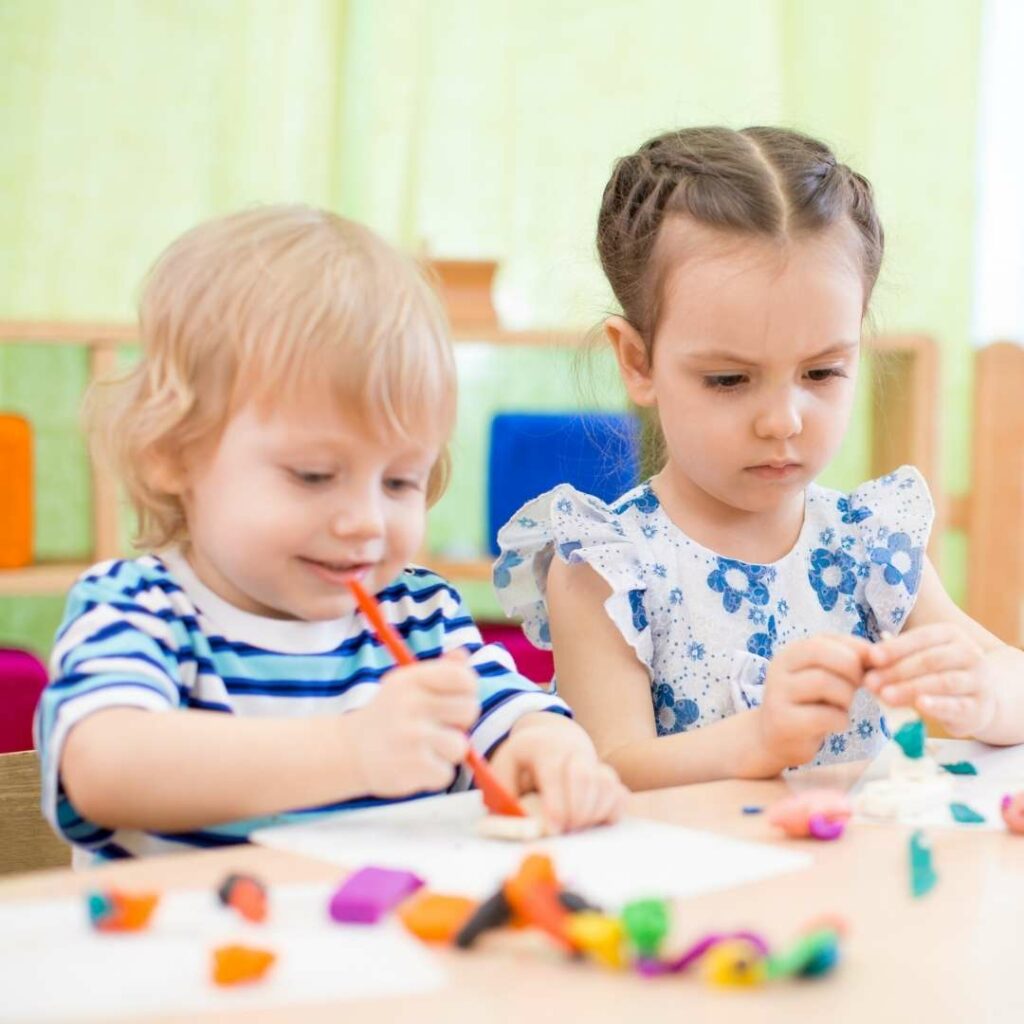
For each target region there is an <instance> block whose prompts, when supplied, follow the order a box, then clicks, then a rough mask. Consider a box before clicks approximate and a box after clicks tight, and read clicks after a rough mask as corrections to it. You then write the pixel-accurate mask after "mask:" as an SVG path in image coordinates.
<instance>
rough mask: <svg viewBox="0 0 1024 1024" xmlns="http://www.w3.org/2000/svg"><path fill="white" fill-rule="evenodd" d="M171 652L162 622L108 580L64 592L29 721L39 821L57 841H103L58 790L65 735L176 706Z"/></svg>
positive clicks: (178, 689) (105, 833) (92, 844)
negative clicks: (133, 710) (123, 714)
mask: <svg viewBox="0 0 1024 1024" xmlns="http://www.w3.org/2000/svg"><path fill="white" fill-rule="evenodd" d="M176 646H177V645H176V642H175V638H174V635H173V632H172V630H171V628H170V626H169V625H168V623H167V622H165V621H164V620H163V619H162V618H161V617H160V616H159V615H157V614H156V613H155V612H152V611H149V610H148V609H147V608H145V607H143V606H142V605H141V604H139V603H138V602H137V601H136V600H135V599H134V598H133V597H132V596H130V595H129V594H126V592H125V591H124V590H122V589H120V588H118V587H117V586H116V585H114V584H113V583H112V582H110V580H109V578H108V577H101V578H97V577H93V576H90V575H86V576H84V577H82V578H81V579H79V580H78V582H77V583H76V584H75V585H74V587H73V588H72V590H71V592H70V594H69V595H68V600H67V606H66V609H65V614H64V620H63V623H62V625H61V628H60V630H59V631H58V634H57V638H56V642H55V646H54V649H53V654H52V655H51V659H50V679H51V681H50V683H49V685H48V686H47V687H46V689H45V690H44V691H43V694H42V696H41V697H40V701H39V705H38V707H37V708H36V715H35V722H34V734H35V745H36V749H37V751H38V752H39V759H40V771H41V782H42V785H41V789H42V809H43V814H44V815H45V816H46V818H47V820H48V821H49V822H50V824H51V825H52V826H53V828H54V829H55V830H56V832H57V834H58V835H59V836H60V837H61V838H62V839H65V840H67V841H68V842H70V843H73V844H75V845H76V846H81V847H85V848H87V849H94V848H97V847H99V846H101V845H102V844H103V843H105V842H106V841H107V839H109V837H110V835H111V832H110V830H108V829H104V828H102V827H101V826H99V825H96V824H95V823H93V822H90V821H87V820H86V819H84V818H83V817H82V816H81V815H80V814H78V812H77V810H76V809H75V807H74V806H73V804H72V803H71V801H70V799H69V798H68V796H67V794H66V793H65V791H64V786H63V781H62V779H61V775H60V763H61V755H62V753H63V748H64V743H65V741H66V740H67V737H68V734H69V732H70V731H71V729H72V728H73V727H74V726H75V725H76V724H77V723H78V722H81V721H82V720H83V719H84V718H86V717H88V716H89V715H91V714H94V713H95V712H97V711H102V710H105V709H107V708H111V707H137V708H145V709H147V710H151V711H167V710H172V709H175V708H177V707H180V706H181V704H182V703H183V701H184V699H185V698H184V696H183V694H184V693H185V689H184V687H183V686H182V683H181V678H180V673H179V670H178V661H177V657H176V653H175V651H176Z"/></svg>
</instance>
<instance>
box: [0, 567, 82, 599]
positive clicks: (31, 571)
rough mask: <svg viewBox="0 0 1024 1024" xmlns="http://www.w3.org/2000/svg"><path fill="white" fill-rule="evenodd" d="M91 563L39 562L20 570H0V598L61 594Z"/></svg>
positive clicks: (68, 588)
mask: <svg viewBox="0 0 1024 1024" xmlns="http://www.w3.org/2000/svg"><path fill="white" fill-rule="evenodd" d="M93 564H94V563H93V562H39V563H37V564H36V565H26V566H25V567H24V568H22V569H0V597H39V596H41V595H46V594H63V593H65V592H66V591H68V590H70V589H71V584H72V583H74V582H75V580H76V579H78V577H79V576H80V575H81V574H82V573H83V572H85V570H86V569H88V568H89V566H90V565H93Z"/></svg>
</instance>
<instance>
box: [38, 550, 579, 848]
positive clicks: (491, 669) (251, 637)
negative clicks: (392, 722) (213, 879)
mask: <svg viewBox="0 0 1024 1024" xmlns="http://www.w3.org/2000/svg"><path fill="white" fill-rule="evenodd" d="M377 599H378V601H379V602H380V605H381V608H382V610H383V613H384V615H385V616H386V618H387V619H388V621H389V622H391V623H392V625H394V626H395V628H396V629H397V630H398V632H399V633H400V634H401V635H402V637H404V639H405V641H406V643H407V644H408V645H409V648H410V649H411V650H412V651H413V653H414V654H416V655H417V656H418V657H420V658H436V657H438V656H440V655H441V654H443V653H444V652H445V651H451V650H455V649H457V648H462V649H463V650H466V651H467V652H469V654H470V663H471V664H472V666H473V668H474V669H476V672H477V674H478V676H479V678H480V717H479V718H478V719H477V722H476V724H475V725H474V726H473V728H472V730H471V733H470V736H471V742H472V743H473V745H474V747H476V749H477V750H479V751H480V752H482V753H484V754H487V753H489V752H490V751H492V750H493V749H494V748H495V747H496V746H497V744H498V743H500V742H501V740H503V739H504V738H505V737H506V736H507V735H508V732H509V729H510V728H511V727H512V725H513V724H514V723H515V721H516V720H517V719H518V718H520V717H521V716H522V715H524V714H528V713H530V712H532V711H554V712H558V713H561V714H568V708H567V707H566V706H565V704H563V703H562V702H561V701H560V700H559V699H558V698H557V697H553V696H551V695H550V694H548V693H545V692H544V691H542V690H541V689H539V688H538V687H537V686H536V685H534V684H533V683H532V682H530V681H529V680H528V679H526V678H524V677H523V676H521V675H520V674H519V673H518V672H517V671H516V668H515V663H514V662H513V661H512V658H511V657H510V656H509V654H508V652H507V651H506V650H505V649H504V648H503V647H501V646H500V645H496V644H491V645H486V646H485V645H484V644H483V643H482V641H481V637H480V633H479V631H478V630H477V628H476V625H475V624H474V623H473V620H472V618H471V617H470V615H469V613H468V612H467V611H466V608H465V606H464V605H463V603H462V599H461V598H460V597H459V594H458V592H457V591H456V590H455V589H454V588H453V587H452V586H451V585H450V584H448V583H447V582H446V581H445V580H443V579H442V578H441V577H440V576H437V575H435V574H434V573H432V572H430V571H428V570H426V569H420V568H414V567H413V568H408V569H406V570H405V571H404V572H403V573H402V574H401V575H400V576H399V577H398V578H397V579H396V580H395V581H394V582H393V583H392V584H391V585H390V586H388V587H386V588H385V589H384V590H382V591H381V592H380V593H378V594H377ZM393 667H394V662H393V660H392V658H391V656H390V654H389V653H388V651H387V649H386V648H384V647H383V646H382V645H381V643H380V641H379V640H378V639H377V638H376V636H374V635H373V633H372V631H371V630H370V629H369V628H368V625H367V623H366V622H365V620H364V619H363V618H362V616H361V615H359V614H358V613H355V612H354V613H353V614H351V615H349V616H346V617H345V618H343V619H336V620H330V621H323V622H301V621H294V620H280V619H268V618H264V617H261V616H256V615H252V614H250V613H247V612H243V611H241V610H239V609H238V608H236V607H234V606H233V605H231V604H229V603H228V602H226V601H224V600H223V599H222V598H220V597H218V596H217V595H216V594H214V593H213V592H212V591H211V590H209V589H208V588H207V587H206V586H204V584H203V583H201V582H200V581H199V579H198V578H197V577H196V575H195V573H194V572H193V571H192V569H191V567H190V566H189V565H188V563H187V562H186V561H185V559H184V558H183V557H182V556H181V554H180V553H178V552H174V551H170V552H165V553H164V554H163V555H161V556H156V555H146V556H144V557H142V558H138V559H135V560H131V561H128V560H125V561H113V562H103V563H101V564H99V565H96V566H94V567H93V568H92V569H90V570H89V571H88V572H86V573H84V574H83V575H82V576H81V577H80V578H79V579H78V581H77V582H76V583H75V585H74V586H73V587H72V589H71V592H70V594H69V595H68V602H67V608H66V611H65V615H64V621H63V623H62V625H61V628H60V630H59V632H58V634H57V640H56V644H55V647H54V650H53V655H52V658H51V682H50V684H49V686H48V687H47V688H46V690H45V691H44V692H43V696H42V698H41V700H40V702H39V707H38V709H37V711H36V720H35V736H36V748H37V750H38V751H39V755H40V760H41V768H42V804H43V812H44V814H45V815H46V817H47V819H48V820H49V821H50V823H51V824H52V825H53V827H54V828H55V829H56V830H57V833H58V834H59V835H60V836H61V837H62V838H64V839H66V840H67V841H68V842H70V843H72V844H74V845H75V846H76V847H78V848H80V849H82V850H87V851H89V852H90V853H91V854H92V855H94V856H96V857H99V858H104V859H109V858H117V857H125V856H141V855H147V854H153V853H166V852H170V851H173V850H181V849H183V848H188V847H197V846H199V847H207V846H221V845H229V844H232V843H239V842H244V841H245V839H246V837H247V836H248V834H249V832H251V831H252V830H253V829H255V828H257V827H263V826H266V825H268V824H271V823H279V822H286V821H294V820H297V819H302V820H308V818H309V816H310V815H311V814H322V813H325V812H328V811H336V810H338V809H340V808H344V807H356V806H366V805H367V804H375V803H385V802H387V801H386V800H382V799H378V798H375V797H364V798H361V799H357V800H350V801H345V802H342V803H337V804H330V805H327V806H325V807H315V808H309V809H305V810H295V811H291V812H288V813H285V814H280V815H275V816H273V817H270V818H260V819H258V820H252V819H250V820H246V821H239V822H232V823H229V824H225V825H219V826H217V827H214V828H206V829H203V830H201V831H196V832H188V833H173V834H171V833H156V832H142V831H138V830H134V829H118V830H111V829H108V828H103V827H101V826H99V825H96V824H95V823H93V822H90V821H87V820H85V819H83V818H82V816H81V815H79V814H78V812H77V811H76V810H75V808H74V806H73V805H72V803H71V801H70V800H69V799H68V796H67V794H66V793H65V791H64V787H63V785H62V783H61V778H60V761H61V751H62V748H63V746H64V741H65V739H66V737H67V735H68V732H69V730H70V729H71V728H72V726H74V725H75V723H76V722H79V721H81V720H82V719H83V718H85V717H86V716H87V715H90V714H92V713H93V712H95V711H99V710H102V709H105V708H110V707H115V706H129V707H138V708H146V709H149V710H152V711H172V710H180V709H189V708H198V709H202V710H205V711H213V712H221V713H224V714H236V715H251V716H266V717H269V716H303V715H321V714H338V713H342V712H346V711H352V710H354V709H355V708H359V707H363V706H364V705H365V704H367V703H368V702H369V701H371V700H372V699H373V697H374V695H375V694H376V692H377V687H378V685H379V683H380V681H381V677H382V676H383V675H384V674H385V673H386V672H387V671H388V670H389V669H391V668H393ZM470 783H471V778H470V776H469V775H468V774H467V773H466V770H465V769H460V771H459V772H458V773H457V774H456V776H455V778H454V780H453V782H452V785H451V787H450V788H451V789H453V790H455V789H464V788H466V787H467V786H468V785H470Z"/></svg>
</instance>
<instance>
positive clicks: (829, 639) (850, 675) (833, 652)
mask: <svg viewBox="0 0 1024 1024" xmlns="http://www.w3.org/2000/svg"><path fill="white" fill-rule="evenodd" d="M847 639H849V640H856V639H857V638H856V637H848V638H845V637H834V636H819V637H813V638H812V639H810V640H806V641H804V642H802V643H801V644H800V646H799V649H797V650H794V651H793V652H792V653H791V654H790V657H789V658H788V659H787V661H788V667H789V669H790V671H792V672H799V671H802V670H804V669H814V668H817V669H825V670H826V671H828V672H831V673H832V674H833V675H836V676H840V677H841V678H843V679H847V680H849V682H851V683H852V684H853V685H854V686H860V684H861V680H862V678H863V676H864V661H863V658H864V652H863V651H862V649H860V648H859V647H858V646H855V645H853V644H849V643H847V642H846V641H847Z"/></svg>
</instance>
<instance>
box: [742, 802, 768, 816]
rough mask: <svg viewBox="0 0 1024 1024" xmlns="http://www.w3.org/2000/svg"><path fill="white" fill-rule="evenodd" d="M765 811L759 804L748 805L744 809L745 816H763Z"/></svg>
mask: <svg viewBox="0 0 1024 1024" xmlns="http://www.w3.org/2000/svg"><path fill="white" fill-rule="evenodd" d="M763 811H764V808H763V807H760V806H759V805H757V804H748V805H747V806H746V807H744V808H743V813H744V814H761V813H762V812H763Z"/></svg>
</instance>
